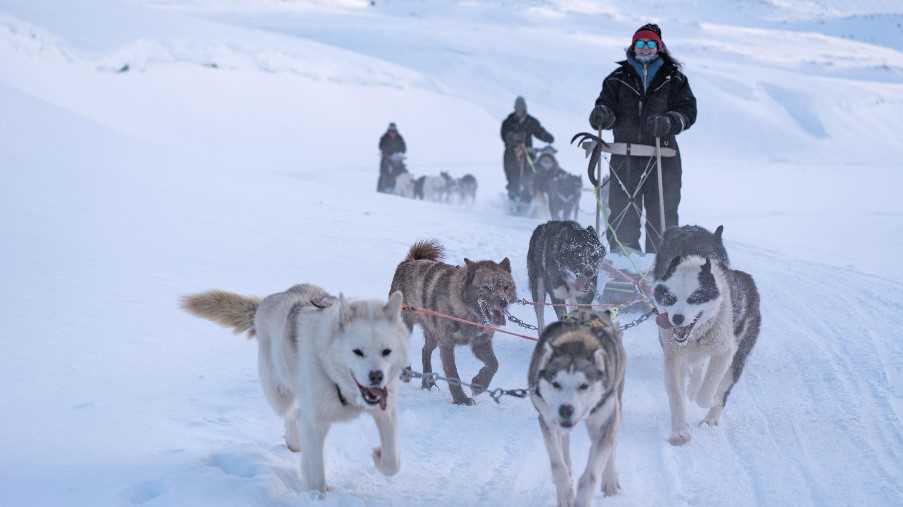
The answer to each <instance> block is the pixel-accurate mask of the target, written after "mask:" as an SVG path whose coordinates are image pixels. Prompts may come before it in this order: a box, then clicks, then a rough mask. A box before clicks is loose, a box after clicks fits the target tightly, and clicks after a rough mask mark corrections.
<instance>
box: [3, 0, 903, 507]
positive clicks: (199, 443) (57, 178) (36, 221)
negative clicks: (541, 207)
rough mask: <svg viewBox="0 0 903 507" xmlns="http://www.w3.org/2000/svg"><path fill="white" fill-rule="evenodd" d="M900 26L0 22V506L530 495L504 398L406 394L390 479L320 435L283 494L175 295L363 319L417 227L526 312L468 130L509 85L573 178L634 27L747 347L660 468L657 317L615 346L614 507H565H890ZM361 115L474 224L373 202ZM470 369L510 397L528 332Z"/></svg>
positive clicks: (521, 415)
mask: <svg viewBox="0 0 903 507" xmlns="http://www.w3.org/2000/svg"><path fill="white" fill-rule="evenodd" d="M901 14H903V8H901V7H900V6H899V4H898V3H896V2H892V1H879V0H875V1H858V2H856V3H850V2H841V1H834V0H810V1H792V0H783V1H780V2H777V1H772V2H743V1H739V0H738V1H727V2H720V3H718V4H717V5H715V6H713V5H710V4H708V3H704V2H691V3H687V2H670V1H645V0H641V1H637V2H626V1H607V2H606V1H592V0H531V1H524V2H514V1H495V2H472V1H463V0H460V1H448V2H440V1H438V0H427V1H413V0H394V1H392V0H382V1H381V0H376V1H375V5H373V6H370V5H369V2H366V1H358V0H343V1H338V0H336V1H327V0H320V1H301V0H298V1H288V0H285V1H283V0H278V1H277V0H184V1H183V0H147V1H139V0H91V1H84V2H49V1H45V2H38V1H32V0H0V110H2V111H3V115H2V120H0V168H2V173H3V179H4V185H3V186H2V188H3V191H2V198H0V216H2V217H3V218H2V219H0V235H2V237H4V238H5V242H4V249H3V254H2V255H0V259H2V261H3V262H2V265H3V266H4V269H3V279H4V282H5V283H4V288H3V290H2V292H0V298H2V299H0V306H2V308H4V313H3V315H4V321H5V323H6V325H5V328H6V332H5V333H4V335H5V336H6V339H5V340H2V341H0V382H2V385H3V386H4V387H5V391H4V394H2V395H0V414H2V415H3V424H2V426H0V428H2V431H0V505H3V506H6V505H10V506H25V505H28V506H32V505H135V504H147V505H208V504H209V505H218V506H225V505H242V506H244V505H308V504H315V505H343V506H344V505H408V504H417V505H422V504H430V505H449V506H452V505H551V504H553V503H554V489H553V486H552V483H551V480H550V477H549V470H548V462H547V458H546V455H545V451H544V448H543V445H542V441H541V438H540V435H539V430H538V428H537V427H536V420H535V413H534V411H533V409H532V407H531V406H530V404H529V402H526V401H523V400H515V399H506V400H505V402H504V403H503V404H502V405H495V404H494V403H492V402H491V401H490V400H488V399H485V398H483V399H480V400H479V404H478V405H477V406H476V407H471V408H462V407H457V406H452V405H451V404H450V403H449V402H448V396H447V392H445V391H443V392H442V393H439V394H436V393H435V392H433V393H427V392H423V391H420V390H419V389H417V388H415V386H413V385H406V386H404V388H403V391H402V393H401V395H402V398H401V411H400V420H401V423H400V424H401V428H402V433H401V435H402V460H403V465H402V471H401V473H400V474H399V475H398V476H396V477H394V478H391V479H386V478H384V477H382V476H381V475H379V473H378V472H377V471H376V470H375V469H374V468H373V466H372V464H371V462H370V460H369V449H370V447H371V446H372V445H373V443H374V442H376V432H375V430H374V428H372V424H371V423H370V422H369V421H367V420H364V419H361V420H359V421H355V422H352V423H349V424H347V425H343V426H339V427H337V428H336V429H335V431H334V432H333V433H331V435H330V438H329V440H328V442H327V477H328V479H329V481H330V483H331V485H332V486H333V487H334V488H335V491H334V492H332V493H330V494H329V495H327V497H326V498H325V499H324V500H315V499H313V498H312V497H311V496H310V495H308V494H307V493H305V492H302V491H301V490H300V489H301V488H300V481H299V479H298V476H297V456H296V455H292V454H291V453H289V452H288V451H287V450H286V449H285V448H284V446H283V445H282V441H281V423H280V422H279V420H278V419H277V418H276V417H275V416H274V415H272V413H271V412H270V409H269V408H268V407H267V406H266V403H265V401H264V400H263V396H262V393H261V391H260V388H259V385H258V382H257V380H256V371H255V370H256V367H255V364H256V363H255V361H256V360H255V354H256V345H255V344H253V343H252V342H248V341H247V340H245V339H243V338H239V337H235V336H232V335H231V334H230V333H228V332H226V331H224V330H222V329H219V328H216V327H214V326H212V325H210V324H209V323H207V322H203V321H199V320H197V319H194V318H191V317H189V316H187V315H186V314H184V313H182V312H181V311H180V310H179V309H178V308H177V304H176V301H177V298H178V297H179V296H180V295H182V294H185V293H189V292H194V291H198V290H202V289H207V288H212V287H221V288H226V289H231V290H235V291H238V292H244V293H248V294H257V295H265V294H268V293H271V292H275V291H279V290H283V289H284V288H286V287H288V286H289V285H291V284H293V283H296V282H300V281H309V282H314V283H318V284H321V285H323V286H324V287H326V288H328V289H330V290H332V291H336V292H338V291H343V292H345V293H346V294H352V295H356V296H360V297H380V296H383V295H384V294H385V293H386V291H387V289H388V285H389V281H390V279H391V275H392V272H393V271H394V267H395V265H396V263H397V262H398V261H399V260H400V259H401V257H403V255H404V253H405V252H406V250H407V248H408V246H409V245H410V243H412V242H413V241H414V240H417V239H421V238H429V237H435V238H438V239H440V240H441V241H442V242H443V243H444V244H445V245H446V246H447V248H448V250H449V252H450V256H451V260H452V261H456V262H459V261H460V260H461V259H462V258H463V257H469V258H493V259H500V258H501V257H504V256H510V257H511V259H512V260H513V262H514V274H515V281H516V282H517V284H518V286H519V287H520V288H521V291H520V294H521V295H526V294H525V291H524V289H525V288H526V266H525V254H526V250H527V242H528V238H529V235H530V233H531V231H532V229H533V227H535V225H536V224H537V223H538V221H537V220H530V219H524V218H515V217H510V216H507V215H505V214H504V213H503V212H502V211H501V209H500V208H499V207H498V206H497V202H498V200H499V195H500V193H501V192H502V189H503V184H504V183H503V177H502V175H501V170H500V166H501V148H502V146H501V142H500V141H499V139H498V126H499V123H500V121H501V119H502V118H503V116H504V115H505V114H507V113H508V111H509V110H510V108H511V105H512V102H513V98H514V96H516V95H518V94H523V95H525V96H526V97H527V100H528V104H529V107H530V110H531V112H532V113H533V114H535V115H536V116H538V117H539V118H540V120H541V121H542V122H543V124H544V125H545V126H546V127H548V128H549V129H550V130H551V131H552V132H553V134H555V136H556V138H557V143H556V145H557V146H558V148H559V150H560V155H561V156H560V159H561V161H562V163H563V165H564V166H565V167H566V168H568V169H570V170H571V171H573V172H579V171H581V170H582V168H583V167H584V166H583V164H584V163H585V162H584V161H583V159H582V157H581V153H580V152H579V150H577V149H576V148H573V147H569V146H567V145H566V140H567V139H569V138H570V136H571V135H572V134H573V133H575V132H577V131H580V130H585V129H586V128H587V126H586V115H587V113H588V111H589V109H590V107H591V105H592V101H593V100H594V98H595V96H596V94H597V93H598V87H599V84H600V82H601V79H602V77H603V76H604V75H605V74H606V73H607V72H609V71H610V70H611V69H612V65H613V63H612V62H613V61H614V60H617V59H620V57H621V55H622V51H623V47H624V46H625V45H626V42H627V41H628V40H629V37H630V35H631V33H632V31H633V30H634V29H635V28H636V27H637V26H639V25H640V24H642V23H643V22H645V21H646V20H648V19H654V20H657V21H658V22H660V23H661V24H662V26H663V29H664V38H665V41H666V42H667V43H669V47H670V48H671V49H672V51H673V52H674V53H675V54H676V55H677V56H678V57H679V58H681V59H682V60H683V61H684V63H685V64H686V73H687V74H688V76H689V78H690V82H691V83H692V85H693V89H694V91H695V93H696V95H697V97H698V99H699V107H700V114H699V122H698V123H697V125H696V126H695V127H694V128H693V129H691V130H690V131H688V132H686V133H685V134H682V135H681V139H680V142H681V146H682V148H683V152H684V154H683V157H684V184H683V201H682V204H681V213H682V221H683V222H685V223H699V224H702V225H707V226H710V227H714V226H715V225H718V224H724V225H725V228H726V232H725V236H726V238H727V239H728V247H729V249H730V252H731V255H732V260H733V262H734V264H735V265H736V266H738V267H739V268H741V269H743V270H745V271H748V272H750V273H752V274H753V275H754V276H755V277H756V280H757V282H758V284H759V287H760V290H761V292H762V298H763V313H764V327H763V333H762V336H761V339H760V341H759V345H758V347H757V349H756V351H755V352H754V354H753V356H752V358H751V359H750V362H749V364H748V367H747V370H746V372H745V373H744V377H743V379H742V380H741V382H740V384H739V386H738V387H737V389H736V390H735V391H734V394H733V395H732V398H731V401H730V404H729V406H728V408H727V410H726V412H725V416H724V418H723V422H722V424H721V426H719V427H717V428H694V429H693V438H694V439H693V441H692V442H691V444H690V445H688V446H686V447H681V448H673V447H671V446H669V445H668V444H667V442H666V441H665V438H666V436H667V428H668V410H667V400H666V397H665V393H664V388H663V383H662V378H661V377H662V368H661V353H660V350H659V346H658V345H657V342H656V334H655V329H654V327H653V326H652V325H651V324H645V325H643V326H640V327H639V328H636V329H633V330H631V331H629V332H628V333H627V335H626V338H625V341H626V347H627V351H628V355H629V364H628V372H627V386H626V391H625V407H626V415H625V421H624V425H623V429H622V433H621V436H620V448H619V456H618V457H619V468H620V471H621V476H622V477H621V483H622V486H623V491H622V494H621V495H620V496H618V497H614V498H608V499H603V498H602V497H601V495H600V496H599V497H598V498H597V504H604V505H785V504H790V503H793V504H797V505H900V504H901V503H903V467H901V466H900V463H901V462H903V425H901V422H900V417H901V413H903V401H901V400H903V344H901V341H900V339H899V337H900V335H901V333H900V329H903V284H901V282H903V264H901V263H900V261H899V252H900V251H903V239H901V238H903V203H901V200H900V199H899V197H898V195H899V193H900V192H899V189H900V187H901V183H903V173H901V172H900V163H899V160H900V159H901V157H903V142H901V141H900V134H899V133H900V132H903V52H900V51H899V49H898V48H899V47H900V46H899V43H900V41H901V35H900V33H901V32H900V25H899V23H900V20H901ZM895 30H896V31H895ZM876 33H880V34H882V36H876V35H875V34H876ZM389 121H396V122H397V123H398V124H399V127H400V129H401V131H402V134H403V135H404V136H405V138H406V140H407V141H408V146H409V155H410V158H409V167H410V168H411V169H412V171H413V172H415V173H417V174H424V173H438V171H439V170H446V169H447V170H450V171H452V172H453V173H456V174H459V175H460V174H463V173H464V172H472V173H473V174H475V175H476V176H477V178H478V179H479V182H480V190H479V198H478V203H477V205H476V206H475V207H474V208H459V207H450V206H442V205H438V204H432V203H424V202H415V201H408V200H403V199H398V198H393V197H391V196H385V195H379V194H376V193H375V192H373V189H374V187H375V179H376V178H375V176H376V174H375V173H376V166H377V150H376V142H377V139H378V136H379V134H380V133H381V132H382V131H383V130H384V129H385V126H386V124H387V123H388V122H389ZM583 207H584V209H590V199H589V196H587V198H586V202H584V206H583ZM585 218H586V220H587V221H589V220H590V219H591V217H590V216H589V215H587V216H586V217H585ZM515 313H516V314H518V315H520V316H521V317H522V318H524V319H526V320H531V318H532V317H531V311H530V310H528V309H526V308H517V309H515ZM421 344H422V338H421V335H420V333H419V331H416V332H415V334H414V336H413V337H412V340H411V347H412V351H417V350H419V347H420V345H421ZM496 347H497V351H498V355H499V358H500V362H501V368H500V371H499V374H498V375H497V377H496V382H497V384H498V385H499V386H503V387H522V385H523V382H524V380H525V376H526V365H527V362H528V359H529V354H530V352H531V344H530V343H527V342H523V341H519V340H517V339H515V338H511V337H506V336H502V335H499V336H498V337H497V339H496ZM412 357H417V355H416V353H415V354H412ZM458 358H459V365H460V367H461V369H462V374H464V375H465V376H466V375H467V372H468V371H473V370H474V369H475V368H476V364H475V362H474V360H473V358H472V357H471V356H470V354H469V353H468V352H467V351H466V350H462V351H461V353H460V354H459V356H458ZM414 366H415V367H417V366H419V365H417V364H414ZM693 415H694V416H695V417H697V418H699V417H701V415H702V414H701V413H696V414H693ZM576 435H577V437H576V438H575V440H574V448H575V451H576V452H575V462H578V463H579V462H581V461H583V459H584V457H585V454H586V447H587V445H586V438H585V436H584V435H583V433H582V430H581V431H579V432H577V433H576Z"/></svg>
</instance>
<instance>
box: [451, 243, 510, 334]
mask: <svg viewBox="0 0 903 507" xmlns="http://www.w3.org/2000/svg"><path fill="white" fill-rule="evenodd" d="M464 269H465V281H464V294H463V299H464V302H465V303H467V305H468V306H469V307H470V311H471V313H473V314H474V315H475V316H476V317H477V319H478V320H480V321H482V322H483V323H485V324H494V325H496V326H504V325H505V310H506V309H507V308H508V305H509V304H511V303H512V302H513V301H514V300H515V299H517V291H516V289H515V287H514V278H512V277H511V261H509V260H508V258H507V257H505V258H504V259H502V262H493V261H477V262H474V261H471V260H470V259H464Z"/></svg>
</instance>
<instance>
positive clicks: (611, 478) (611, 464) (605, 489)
mask: <svg viewBox="0 0 903 507" xmlns="http://www.w3.org/2000/svg"><path fill="white" fill-rule="evenodd" d="M617 448H618V444H617V441H615V442H614V443H613V444H612V446H611V456H609V458H608V464H607V465H605V471H604V472H602V493H604V494H605V496H612V495H617V494H618V491H620V490H621V482H620V481H618V469H617V467H616V466H615V455H616V454H617Z"/></svg>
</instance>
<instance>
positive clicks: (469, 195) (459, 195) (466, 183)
mask: <svg viewBox="0 0 903 507" xmlns="http://www.w3.org/2000/svg"><path fill="white" fill-rule="evenodd" d="M454 191H455V195H456V199H457V201H458V203H459V204H467V205H471V204H473V203H474V201H476V200H477V178H476V177H475V176H474V175H472V174H465V175H464V176H461V177H460V178H458V180H457V182H456V183H455V187H454Z"/></svg>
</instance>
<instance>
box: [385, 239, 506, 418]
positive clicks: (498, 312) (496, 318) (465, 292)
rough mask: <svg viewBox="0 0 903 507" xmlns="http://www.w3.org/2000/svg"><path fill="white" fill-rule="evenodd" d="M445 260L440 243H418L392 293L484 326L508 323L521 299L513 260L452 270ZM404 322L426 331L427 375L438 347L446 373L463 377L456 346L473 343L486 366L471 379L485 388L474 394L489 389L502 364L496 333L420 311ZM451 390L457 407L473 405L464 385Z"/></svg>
mask: <svg viewBox="0 0 903 507" xmlns="http://www.w3.org/2000/svg"><path fill="white" fill-rule="evenodd" d="M442 256H443V251H442V247H441V246H440V245H439V244H438V243H436V242H435V241H420V242H417V243H415V244H414V246H412V247H411V249H410V251H409V252H408V255H407V257H405V258H404V260H402V261H401V263H400V264H399V265H398V268H397V269H396V270H395V276H394V278H393V279H392V287H391V289H390V291H391V292H393V293H394V292H395V291H401V292H402V293H403V294H404V300H405V302H406V303H407V304H409V305H412V306H415V307H420V308H426V309H429V310H434V311H438V312H442V313H444V314H446V315H451V316H454V317H457V318H460V319H466V320H470V321H476V322H480V323H483V324H492V325H496V326H503V325H505V310H506V309H507V308H508V305H509V304H510V303H511V302H513V301H514V300H515V299H516V291H515V287H514V280H513V279H512V277H511V262H510V261H509V260H508V258H507V257H506V258H504V259H503V260H502V261H501V262H499V263H496V262H493V261H488V260H486V261H476V262H474V261H471V260H469V259H464V266H450V265H448V264H445V263H443V262H442ZM404 321H405V324H407V326H408V329H409V330H410V329H413V327H414V324H415V323H419V324H420V326H421V327H422V328H423V336H424V345H423V356H422V359H423V371H424V373H431V372H432V371H433V366H432V355H433V351H434V350H435V349H436V347H438V348H439V356H440V357H441V359H442V368H443V370H444V371H445V375H446V376H447V377H450V378H455V379H460V378H461V377H460V376H459V375H458V368H457V366H456V365H455V350H454V348H455V346H456V345H470V347H471V350H472V351H473V353H474V355H475V356H476V357H477V359H479V360H480V361H481V362H482V363H483V367H482V368H480V371H479V373H477V375H476V376H475V377H473V380H471V383H472V384H475V385H477V386H481V388H476V389H474V390H473V395H474V396H476V395H478V394H480V393H481V392H483V391H485V390H486V388H487V387H488V386H489V384H490V382H492V377H493V376H494V375H495V372H496V371H497V370H498V365H499V363H498V360H497V359H496V357H495V352H494V351H493V350H492V335H493V334H494V331H493V330H491V329H484V328H479V327H475V326H472V325H469V324H464V323H459V322H456V321H452V320H449V319H445V318H440V317H434V316H425V315H421V314H416V313H414V312H405V313H404ZM422 386H423V388H424V389H430V388H431V387H432V384H431V383H430V382H429V380H428V379H426V378H424V380H423V383H422ZM449 390H450V391H451V395H452V401H453V402H454V403H456V404H460V405H473V403H474V401H473V399H472V398H469V397H467V395H465V394H464V390H463V389H462V388H461V386H459V385H454V384H453V385H450V386H449Z"/></svg>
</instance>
